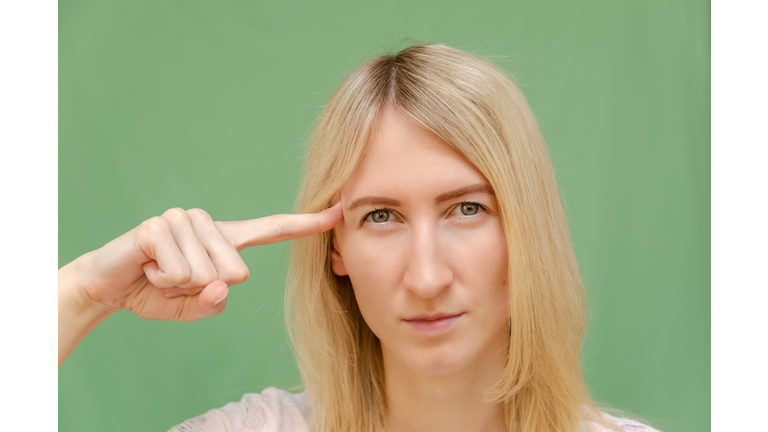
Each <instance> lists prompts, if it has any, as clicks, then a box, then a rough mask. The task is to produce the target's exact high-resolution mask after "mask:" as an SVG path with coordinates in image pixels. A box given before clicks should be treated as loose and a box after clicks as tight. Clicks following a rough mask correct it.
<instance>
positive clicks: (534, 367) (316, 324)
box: [285, 45, 615, 432]
mask: <svg viewBox="0 0 768 432" xmlns="http://www.w3.org/2000/svg"><path fill="white" fill-rule="evenodd" d="M387 107H390V108H393V109H396V110H398V112H399V113H401V114H403V115H405V116H407V118H409V119H411V120H412V121H414V122H416V123H417V124H419V125H420V126H422V127H424V128H425V129H427V130H429V131H431V132H433V133H434V134H435V135H437V136H438V137H440V138H441V139H442V140H443V141H445V142H447V143H448V144H449V145H451V146H452V147H453V148H455V149H456V150H458V151H459V152H460V153H462V154H463V155H464V156H465V157H466V158H467V160H469V161H470V162H471V163H472V164H474V165H475V166H476V167H477V169H478V170H479V171H480V172H482V173H483V175H485V177H486V178H487V179H488V181H489V182H490V184H491V186H492V187H493V190H494V191H495V195H496V199H497V201H498V205H499V215H500V218H501V220H502V225H503V229H504V235H505V236H506V245H507V255H508V262H509V276H508V279H507V280H508V281H509V283H508V284H507V285H508V286H509V289H510V291H509V295H510V303H509V308H510V316H511V319H510V331H509V345H508V347H509V348H508V355H507V361H506V365H505V367H504V370H503V372H502V374H501V376H500V379H499V380H498V383H497V385H496V386H495V387H494V388H491V389H488V395H489V398H491V400H493V401H495V402H497V403H499V404H501V405H502V407H503V410H504V414H505V417H506V421H507V426H508V428H509V430H510V431H511V430H520V431H532V432H533V431H542V432H543V431H552V430H557V431H576V430H578V428H579V425H580V424H581V423H582V422H584V421H586V420H591V421H596V422H599V423H604V421H603V420H602V417H601V416H600V414H599V411H598V410H597V409H596V408H595V406H594V404H593V402H592V400H591V398H590V396H589V394H588V392H587V389H586V387H585V384H584V381H583V378H582V375H581V366H580V351H581V341H582V336H583V334H584V331H585V327H586V305H585V292H584V287H583V284H582V281H581V275H580V272H579V268H578V266H577V263H576V258H575V255H574V251H573V246H572V244H571V239H570V233H569V231H568V224H567V222H566V218H565V214H564V211H563V207H562V204H561V202H560V195H559V191H558V187H557V183H556V182H555V177H554V172H553V169H552V164H551V162H550V159H549V154H548V152H547V148H546V144H545V143H544V139H543V138H542V136H541V133H540V131H539V128H538V126H537V123H536V119H535V118H534V116H533V114H532V112H531V110H530V108H529V107H528V104H527V103H526V101H525V98H524V96H523V94H522V93H521V92H520V90H519V89H518V88H517V87H516V86H515V85H514V84H513V83H512V81H511V80H510V79H509V78H508V77H507V76H506V75H505V74H504V73H503V72H502V71H500V70H499V69H497V68H496V67H494V66H493V65H492V64H491V63H489V62H487V61H485V60H483V59H480V58H478V57H475V56H473V55H470V54H467V53H464V52H462V51H459V50H456V49H453V48H450V47H447V46H444V45H417V46H412V47H409V48H406V49H404V50H402V51H400V52H399V53H397V54H396V55H387V56H380V57H376V58H374V59H371V60H369V61H367V62H366V63H364V64H363V65H362V66H360V67H359V68H358V69H357V70H355V71H354V72H353V73H352V74H351V75H349V76H348V77H347V78H346V79H345V80H344V81H343V82H342V84H341V86H340V87H339V89H338V90H337V91H336V93H334V95H333V96H332V97H331V99H330V101H329V102H328V104H327V105H326V106H325V108H324V109H323V111H322V114H321V115H320V118H319V119H318V122H317V124H316V128H315V131H314V133H313V135H312V137H311V140H310V147H309V152H308V157H307V161H306V174H305V177H304V182H303V185H302V187H301V190H300V192H299V196H298V199H297V203H296V211H297V212H299V213H311V212H318V211H321V210H323V209H325V208H328V207H329V206H330V204H331V201H332V200H333V198H334V196H335V195H337V193H338V192H339V191H340V190H341V188H342V187H343V185H344V184H345V182H346V181H347V179H348V178H349V176H350V175H351V174H352V173H353V171H354V170H355V168H356V166H357V163H358V161H359V160H360V158H361V156H362V155H363V154H364V151H365V145H366V142H367V140H368V137H369V134H370V133H371V130H372V129H373V127H374V124H375V122H376V121H377V119H378V117H379V114H380V112H381V111H382V110H383V109H384V108H387ZM330 245H331V233H330V232H326V233H323V234H318V235H315V236H311V237H307V238H302V239H298V240H294V241H293V245H292V248H291V263H290V269H289V280H288V287H287V291H286V303H285V304H286V320H287V323H288V328H289V334H290V336H291V339H292V341H293V343H294V346H295V352H296V355H297V360H298V364H299V368H300V370H301V375H302V379H303V383H304V385H305V387H306V389H307V393H308V396H309V399H310V404H311V406H312V415H313V419H312V422H313V425H314V428H315V430H318V431H339V432H342V431H348V432H353V431H354V432H359V431H371V432H372V431H379V430H383V428H384V426H385V425H384V419H385V413H386V395H385V393H384V374H383V364H382V359H381V348H380V345H379V341H378V339H377V338H376V336H375V335H374V334H373V332H372V331H371V330H370V328H369V327H368V325H367V324H366V323H365V320H364V319H363V317H362V315H361V314H360V311H359V309H358V306H357V302H356V300H355V297H354V292H353V291H352V287H351V284H350V282H349V278H348V277H339V276H336V275H334V274H333V272H332V270H331V266H330V258H329V251H330V247H331V246H330ZM613 426H614V427H615V425H613Z"/></svg>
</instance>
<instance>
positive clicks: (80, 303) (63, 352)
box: [59, 254, 116, 366]
mask: <svg viewBox="0 0 768 432" xmlns="http://www.w3.org/2000/svg"><path fill="white" fill-rule="evenodd" d="M89 255H90V254H86V255H83V256H81V257H80V258H78V259H76V260H74V261H72V262H71V263H69V264H67V265H65V266H64V267H62V268H60V269H59V366H61V364H62V363H64V360H66V358H67V357H68V356H69V354H70V353H71V352H72V351H73V350H74V349H75V347H76V346H77V345H78V344H79V343H80V341H82V340H83V338H85V336H86V335H88V333H90V332H91V330H93V329H94V328H96V326H97V325H99V323H101V322H102V321H104V319H106V318H107V317H108V316H109V315H111V314H112V313H114V312H115V311H116V310H115V309H110V308H108V307H107V306H106V305H104V304H101V303H99V302H96V301H94V300H92V299H89V298H87V296H85V295H84V291H83V290H82V289H81V286H80V283H81V281H82V280H83V278H82V271H83V268H84V266H85V264H86V263H87V261H88V259H89V258H90V256H89Z"/></svg>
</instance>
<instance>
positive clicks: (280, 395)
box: [168, 387, 310, 432]
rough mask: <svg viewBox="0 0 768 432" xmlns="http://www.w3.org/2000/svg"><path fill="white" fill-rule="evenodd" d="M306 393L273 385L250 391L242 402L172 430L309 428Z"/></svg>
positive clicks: (291, 431) (290, 431) (303, 431)
mask: <svg viewBox="0 0 768 432" xmlns="http://www.w3.org/2000/svg"><path fill="white" fill-rule="evenodd" d="M309 417H310V410H309V403H308V402H307V396H306V393H299V394H292V393H288V392H287V391H285V390H279V389H276V388H273V387H270V388H267V389H265V390H264V391H263V392H261V393H246V394H245V395H243V397H242V398H241V399H240V402H230V403H228V404H226V405H224V406H223V407H221V408H216V409H212V410H210V411H208V412H206V413H205V414H202V415H199V416H197V417H194V418H191V419H189V420H187V421H185V422H184V423H182V424H180V425H177V426H174V427H173V428H171V429H170V430H169V431H168V432H238V431H250V430H260V431H262V430H263V431H285V432H308V431H309V425H308V422H309Z"/></svg>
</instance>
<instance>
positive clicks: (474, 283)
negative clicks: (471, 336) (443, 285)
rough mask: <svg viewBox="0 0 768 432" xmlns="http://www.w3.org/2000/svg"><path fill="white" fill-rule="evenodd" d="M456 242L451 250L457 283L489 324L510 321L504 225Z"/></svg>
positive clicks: (480, 231) (478, 232) (490, 227)
mask: <svg viewBox="0 0 768 432" xmlns="http://www.w3.org/2000/svg"><path fill="white" fill-rule="evenodd" d="M485 228H486V229H482V230H477V231H474V232H473V233H472V235H471V236H466V237H463V238H456V239H455V241H454V242H453V243H454V244H453V245H452V247H451V248H450V249H449V250H450V251H451V252H450V254H451V257H450V260H451V262H452V263H453V265H452V267H453V269H454V278H455V280H456V283H457V284H458V285H459V286H461V287H464V289H465V291H466V295H467V296H468V297H469V298H470V299H471V300H470V301H471V307H472V308H473V309H475V312H476V314H479V315H482V316H478V317H477V318H479V319H482V320H483V321H484V322H486V323H487V324H489V325H490V324H491V321H493V322H505V321H506V320H508V319H509V308H508V307H507V305H508V303H509V290H508V284H507V276H508V260H507V248H506V244H505V242H504V235H503V231H502V229H501V226H500V223H499V224H494V225H491V226H487V227H485Z"/></svg>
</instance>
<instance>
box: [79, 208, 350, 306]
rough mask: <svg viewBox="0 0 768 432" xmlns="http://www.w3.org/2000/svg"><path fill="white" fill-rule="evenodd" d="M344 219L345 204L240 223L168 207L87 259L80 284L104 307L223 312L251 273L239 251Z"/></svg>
mask: <svg viewBox="0 0 768 432" xmlns="http://www.w3.org/2000/svg"><path fill="white" fill-rule="evenodd" d="M341 218H342V210H341V205H339V204H337V205H335V206H334V207H332V208H330V209H327V210H325V211H322V212H320V213H315V214H297V215H274V216H268V217H263V218H259V219H253V220H247V221H237V222H214V221H213V220H212V219H211V217H210V216H209V215H208V213H206V212H205V211H203V210H200V209H191V210H187V211H184V210H182V209H179V208H175V209H170V210H168V211H166V212H165V213H163V215H162V216H156V217H153V218H151V219H149V220H147V221H145V222H143V223H142V224H141V225H139V226H138V227H136V228H134V229H133V230H131V231H129V232H127V233H126V234H124V235H122V236H120V237H118V238H117V239H115V240H113V241H111V242H109V243H108V244H106V245H105V246H104V247H102V248H100V249H98V250H96V251H94V252H91V253H89V254H86V255H84V256H83V257H81V259H83V260H84V262H83V263H81V265H80V267H79V268H80V269H81V274H80V277H79V278H78V279H80V281H81V283H79V284H75V286H76V287H77V291H78V294H79V295H80V296H82V298H83V299H84V300H85V301H86V302H90V303H94V302H95V303H98V304H100V306H99V307H103V308H105V310H112V311H117V310H120V309H129V310H131V311H133V312H134V313H135V314H136V315H138V316H140V317H142V318H147V319H155V320H176V321H195V320H198V319H200V318H203V317H206V316H211V315H216V314H218V313H220V312H221V311H223V310H224V307H225V306H226V296H227V292H228V287H229V286H232V285H236V284H240V283H243V282H245V281H246V280H247V279H248V276H249V270H248V267H247V266H246V265H245V263H244V262H243V260H242V259H241V258H240V255H239V254H238V252H239V251H240V250H242V249H244V248H246V247H250V246H256V245H264V244H270V243H276V242H280V241H285V240H290V239H294V238H298V237H303V236H308V235H312V234H317V233H320V232H324V231H327V230H329V229H331V228H333V227H334V226H335V225H336V224H337V223H338V222H339V221H340V220H341Z"/></svg>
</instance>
